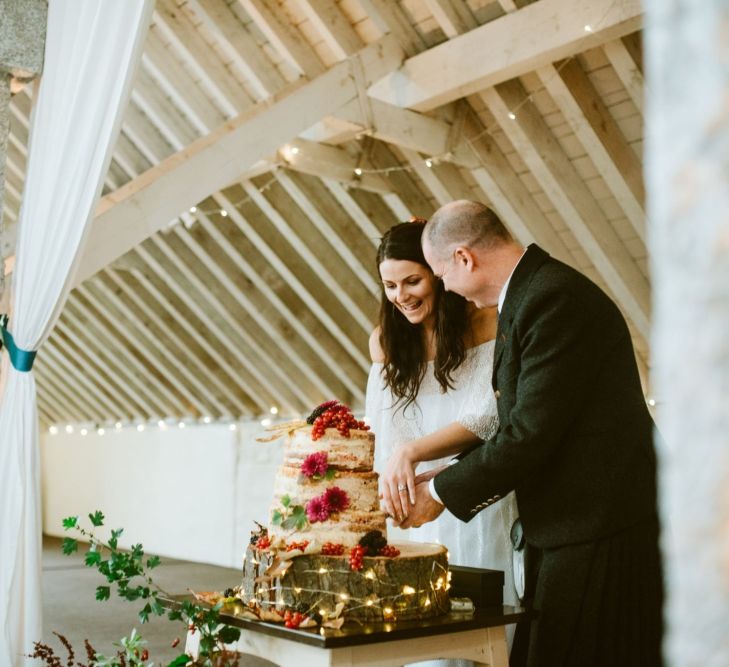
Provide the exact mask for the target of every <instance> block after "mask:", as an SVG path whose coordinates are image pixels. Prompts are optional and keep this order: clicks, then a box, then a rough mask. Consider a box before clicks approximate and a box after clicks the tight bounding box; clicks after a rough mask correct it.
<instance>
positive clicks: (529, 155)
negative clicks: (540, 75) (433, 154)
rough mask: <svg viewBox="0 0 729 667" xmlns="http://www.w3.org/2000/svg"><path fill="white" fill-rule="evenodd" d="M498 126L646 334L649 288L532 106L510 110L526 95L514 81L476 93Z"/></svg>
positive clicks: (612, 289)
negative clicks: (512, 115) (512, 112)
mask: <svg viewBox="0 0 729 667" xmlns="http://www.w3.org/2000/svg"><path fill="white" fill-rule="evenodd" d="M480 96H481V97H482V99H483V100H484V102H486V104H487V105H488V107H489V108H490V110H491V112H492V113H493V114H494V116H495V117H496V118H498V119H501V120H500V124H501V128H502V130H503V131H504V133H505V134H506V135H507V136H508V137H509V140H510V141H511V142H512V144H513V145H514V147H515V148H516V149H517V151H518V152H519V154H520V155H521V157H522V159H523V160H524V161H525V162H526V164H527V165H528V166H529V168H530V169H531V171H532V173H533V175H534V177H535V178H536V179H537V181H539V184H540V185H541V187H542V189H543V190H544V192H545V194H546V195H547V196H548V197H549V198H550V199H551V200H552V203H553V204H554V207H555V208H556V209H557V210H558V211H559V212H560V215H561V216H562V218H563V219H564V221H565V223H566V224H567V226H568V227H569V228H570V230H571V231H572V233H573V235H574V236H575V238H576V239H577V240H578V241H579V242H580V243H581V245H582V247H583V249H584V251H585V253H586V254H587V256H588V257H589V258H590V260H591V262H592V263H593V264H594V266H595V268H596V269H597V271H598V273H599V274H600V275H601V276H602V277H603V279H604V280H605V283H606V284H607V285H608V288H609V289H610V290H611V291H612V292H613V294H615V296H616V297H617V300H618V303H619V304H620V305H621V306H622V307H623V309H624V310H625V312H626V313H627V315H628V316H629V317H630V318H631V319H632V320H633V323H634V324H635V326H636V328H637V330H638V331H639V332H640V335H641V336H642V337H643V338H644V339H645V338H647V337H648V334H649V328H650V323H649V314H650V287H649V285H648V281H647V280H646V279H645V277H644V276H643V274H642V273H641V272H640V270H639V269H638V267H637V265H636V263H635V261H634V260H633V258H632V257H631V256H630V254H629V253H628V251H627V249H626V248H625V245H624V244H623V242H622V241H621V240H620V238H619V237H618V235H617V234H616V232H615V230H614V229H613V228H612V226H611V225H610V222H609V221H608V220H607V218H606V217H605V214H604V213H603V212H602V210H601V209H600V207H599V206H598V204H597V202H596V201H595V199H594V197H593V196H592V193H591V192H590V191H589V189H588V188H587V186H586V185H585V184H584V183H583V181H582V179H581V178H580V176H579V174H578V173H577V172H576V171H575V168H574V166H573V165H572V163H571V162H570V160H569V158H568V157H567V155H566V154H565V153H564V150H563V149H562V148H561V146H560V145H559V143H558V141H557V140H556V138H555V137H554V135H553V134H552V132H551V130H550V129H549V127H548V126H547V124H546V123H545V121H544V119H543V118H542V116H541V115H540V114H539V112H538V111H537V110H536V109H535V108H534V106H533V105H530V104H527V105H525V106H523V107H522V108H521V109H520V110H519V114H518V116H517V117H516V118H515V119H513V120H512V119H510V118H509V112H510V109H512V108H514V107H515V105H516V104H518V103H519V101H521V100H523V99H525V98H526V93H525V91H524V88H523V86H522V85H521V84H520V83H519V82H518V81H512V82H509V83H504V84H500V85H499V86H497V87H496V88H491V89H489V90H487V91H484V92H482V93H480Z"/></svg>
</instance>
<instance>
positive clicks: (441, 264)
mask: <svg viewBox="0 0 729 667" xmlns="http://www.w3.org/2000/svg"><path fill="white" fill-rule="evenodd" d="M423 255H424V256H425V261H426V262H428V265H429V266H430V268H431V269H432V271H433V273H434V274H435V275H436V277H438V278H440V279H441V280H442V281H443V287H445V289H446V290H447V291H449V292H455V293H456V294H460V295H461V296H462V297H463V298H464V299H466V300H467V301H470V302H471V303H473V304H474V305H475V306H476V307H477V308H487V307H489V306H495V305H496V304H497V303H498V300H499V293H500V292H501V285H502V283H501V282H499V281H498V280H497V276H496V274H495V272H494V271H493V270H492V269H493V267H492V266H491V265H490V264H486V263H483V264H480V265H479V267H480V268H479V270H478V271H476V267H475V264H474V262H475V258H474V256H473V253H468V254H466V253H464V252H463V251H461V250H460V249H456V250H455V251H454V253H453V255H451V256H450V257H441V256H440V255H439V254H438V253H437V252H434V251H433V248H432V247H431V246H430V244H429V243H428V241H427V240H424V241H423Z"/></svg>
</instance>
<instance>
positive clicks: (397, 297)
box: [380, 259, 436, 324]
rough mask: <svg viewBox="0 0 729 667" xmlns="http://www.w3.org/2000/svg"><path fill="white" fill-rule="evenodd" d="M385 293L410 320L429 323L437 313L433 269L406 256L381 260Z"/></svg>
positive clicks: (381, 275)
mask: <svg viewBox="0 0 729 667" xmlns="http://www.w3.org/2000/svg"><path fill="white" fill-rule="evenodd" d="M380 278H382V285H383V286H384V288H385V296H386V297H387V299H388V300H389V301H390V302H391V303H392V304H394V305H395V307H396V308H397V309H398V310H399V311H400V312H401V313H402V314H403V315H404V316H405V318H406V319H407V320H408V322H410V324H421V323H424V322H425V323H427V322H428V321H429V320H432V319H433V318H434V316H435V281H436V277H435V276H434V275H433V272H432V271H431V270H430V269H429V268H428V267H427V266H423V265H422V264H418V263H417V262H411V261H409V260H404V259H386V260H385V261H384V262H382V263H381V264H380Z"/></svg>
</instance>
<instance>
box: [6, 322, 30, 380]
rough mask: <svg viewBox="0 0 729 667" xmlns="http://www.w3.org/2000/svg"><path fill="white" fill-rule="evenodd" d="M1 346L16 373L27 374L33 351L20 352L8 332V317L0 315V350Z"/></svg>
mask: <svg viewBox="0 0 729 667" xmlns="http://www.w3.org/2000/svg"><path fill="white" fill-rule="evenodd" d="M3 345H5V349H6V350H7V351H8V356H9V357H10V363H11V364H12V365H13V368H14V369H15V370H16V371H20V372H21V373H27V372H29V371H30V369H31V368H33V362H34V361H35V355H36V354H37V352H36V351H35V350H22V349H20V348H19V347H18V346H17V345H16V344H15V341H14V340H13V337H12V336H11V335H10V332H9V331H8V316H7V315H0V350H1V349H2V347H3Z"/></svg>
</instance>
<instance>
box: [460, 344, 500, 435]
mask: <svg viewBox="0 0 729 667" xmlns="http://www.w3.org/2000/svg"><path fill="white" fill-rule="evenodd" d="M493 365H494V345H493V343H485V344H483V345H480V346H479V347H478V348H476V349H475V350H473V354H472V355H471V356H469V358H468V359H467V360H466V361H465V362H464V364H463V367H462V369H463V374H462V376H461V379H460V382H461V385H462V386H464V387H466V392H465V395H466V398H465V400H464V401H463V403H462V404H461V407H460V410H459V413H458V417H457V419H456V421H457V422H458V423H459V424H461V426H463V427H464V428H466V429H468V430H469V431H471V433H474V434H476V435H477V436H478V437H479V438H481V439H482V440H488V439H489V438H491V437H493V435H494V434H495V433H496V431H497V429H498V427H499V417H498V414H497V412H496V397H495V396H494V390H493V387H492V386H491V373H492V371H493Z"/></svg>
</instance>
